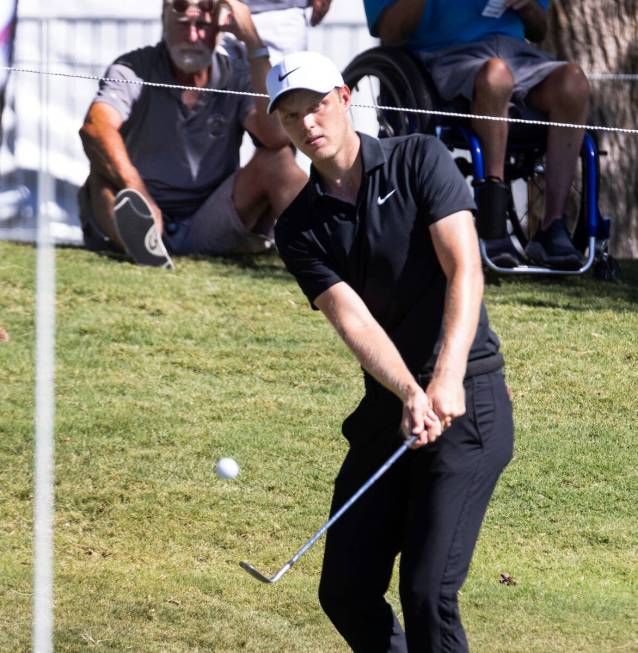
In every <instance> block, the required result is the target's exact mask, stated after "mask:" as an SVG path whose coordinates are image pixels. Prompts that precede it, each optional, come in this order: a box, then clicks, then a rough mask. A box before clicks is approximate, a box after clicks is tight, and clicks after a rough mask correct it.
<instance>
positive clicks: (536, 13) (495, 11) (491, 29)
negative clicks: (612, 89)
mask: <svg viewBox="0 0 638 653" xmlns="http://www.w3.org/2000/svg"><path fill="white" fill-rule="evenodd" d="M548 2H549V0H490V2H488V1H487V0H459V1H458V2H454V3H449V2H445V1H444V0H365V9H366V15H367V19H368V25H369V28H370V32H371V33H372V34H373V35H374V36H379V37H380V38H381V42H382V43H383V45H388V46H407V47H408V48H409V49H411V50H413V51H415V52H416V53H417V54H418V55H419V58H420V59H421V60H422V61H423V63H424V65H425V66H426V67H427V68H428V70H429V72H430V73H431V75H432V78H433V81H434V83H435V85H436V87H437V90H438V92H439V94H440V95H441V97H442V98H443V99H444V100H450V101H451V100H454V99H456V98H466V99H467V100H469V101H470V102H471V110H472V112H473V113H475V114H479V115H490V116H503V117H505V116H507V113H508V107H509V104H510V101H511V100H512V99H514V100H517V101H524V102H525V103H527V104H528V105H529V106H531V107H533V108H535V109H538V110H540V111H543V112H546V113H547V114H548V118H549V120H550V121H553V122H567V123H577V124H583V123H584V122H585V119H586V117H587V113H588V104H589V83H588V81H587V78H586V76H585V74H584V73H583V71H582V70H581V69H580V68H579V67H578V66H576V65H574V64H571V63H566V62H561V61H555V60H554V59H553V58H552V57H551V56H550V55H548V54H547V53H545V52H543V51H541V50H539V49H538V48H536V47H534V46H532V45H530V44H529V43H528V42H527V41H526V39H529V40H530V41H534V42H540V41H541V40H542V39H543V38H544V36H545V32H546V30H547V16H546V12H547V6H548ZM499 5H500V9H499ZM472 127H473V129H474V131H475V132H476V134H477V136H478V138H479V140H480V141H481V144H482V146H483V150H484V155H485V164H486V180H485V181H484V182H483V188H482V189H481V191H480V192H482V193H484V194H485V196H492V197H494V196H498V195H500V196H501V197H502V196H503V194H504V193H505V192H506V188H505V186H504V184H502V180H503V177H504V161H505V148H506V144H507V130H508V125H507V123H506V122H498V121H488V120H480V119H475V120H473V121H472ZM582 139H583V130H581V129H571V128H562V127H550V128H548V136H547V154H546V164H545V180H546V182H545V183H546V190H545V193H546V196H545V214H544V218H543V220H542V223H541V225H540V228H539V229H538V230H537V233H536V234H535V235H534V238H533V239H532V241H531V242H530V243H529V245H528V247H527V250H526V253H527V256H528V258H529V259H530V260H531V261H532V262H533V263H536V264H539V265H544V266H548V267H554V268H561V269H578V268H579V267H580V266H581V265H582V256H581V254H580V252H579V251H578V250H577V249H576V248H575V247H574V246H573V244H572V242H571V238H570V235H569V232H568V229H567V226H566V223H565V210H566V206H567V201H568V196H569V189H570V186H571V183H572V180H573V177H574V171H575V168H576V161H577V159H578V155H579V152H580V147H581V144H582ZM501 204H503V202H501ZM501 219H502V220H503V221H504V216H502V217H501Z"/></svg>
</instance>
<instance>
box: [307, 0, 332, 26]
mask: <svg viewBox="0 0 638 653" xmlns="http://www.w3.org/2000/svg"><path fill="white" fill-rule="evenodd" d="M330 2H331V0H312V16H310V24H311V25H312V26H313V27H314V26H315V25H319V23H320V22H321V21H322V20H323V17H324V16H325V15H326V14H327V13H328V9H330Z"/></svg>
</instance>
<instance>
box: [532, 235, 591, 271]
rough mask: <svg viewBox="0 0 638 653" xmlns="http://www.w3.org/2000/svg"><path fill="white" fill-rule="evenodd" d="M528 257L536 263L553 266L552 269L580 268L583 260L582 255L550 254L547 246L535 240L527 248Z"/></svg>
mask: <svg viewBox="0 0 638 653" xmlns="http://www.w3.org/2000/svg"><path fill="white" fill-rule="evenodd" d="M525 253H526V254H527V258H528V259H529V260H530V262H531V263H533V264H534V265H540V266H541V267H546V268H551V269H552V270H569V271H573V270H580V268H581V267H582V265H583V261H582V259H581V258H580V257H577V256H575V255H572V256H549V255H548V254H547V252H546V251H545V248H544V247H543V246H542V245H541V244H539V243H536V242H534V241H532V242H530V243H529V244H528V245H527V247H526V248H525Z"/></svg>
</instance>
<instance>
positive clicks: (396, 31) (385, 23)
mask: <svg viewBox="0 0 638 653" xmlns="http://www.w3.org/2000/svg"><path fill="white" fill-rule="evenodd" d="M425 3H426V0H396V2H394V3H393V4H391V5H389V6H388V7H386V8H385V9H384V10H383V13H382V14H381V16H380V17H379V20H378V21H377V25H376V28H377V32H378V34H379V38H380V39H381V43H382V44H383V45H388V46H391V47H398V46H401V45H405V43H406V41H407V40H408V39H409V38H410V35H411V34H412V33H413V32H414V30H415V29H416V27H417V25H418V24H419V21H420V20H421V16H422V15H423V10H424V9H425Z"/></svg>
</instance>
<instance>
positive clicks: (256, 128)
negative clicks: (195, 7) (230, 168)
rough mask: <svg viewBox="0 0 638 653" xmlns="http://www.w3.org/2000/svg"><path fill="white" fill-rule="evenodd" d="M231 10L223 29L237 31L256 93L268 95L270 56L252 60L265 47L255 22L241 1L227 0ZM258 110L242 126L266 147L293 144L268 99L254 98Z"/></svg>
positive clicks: (276, 147)
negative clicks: (270, 109) (255, 53)
mask: <svg viewBox="0 0 638 653" xmlns="http://www.w3.org/2000/svg"><path fill="white" fill-rule="evenodd" d="M224 3H225V4H226V5H227V6H228V8H229V9H230V12H229V14H228V16H227V18H226V23H225V24H224V25H222V26H221V28H222V29H223V30H225V31H227V32H231V33H232V34H234V35H235V36H236V37H237V38H238V39H239V40H240V41H243V43H244V44H245V45H246V52H247V54H248V59H249V61H250V79H251V85H252V88H253V90H254V91H255V93H263V94H267V90H266V77H267V76H268V73H269V72H270V68H271V66H270V60H269V59H268V57H258V58H257V59H251V58H250V57H251V54H252V53H253V52H255V51H256V50H258V49H260V48H263V47H264V43H263V41H262V40H261V38H260V36H259V33H258V32H257V28H256V27H255V23H254V22H253V19H252V16H251V13H250V9H249V8H248V6H247V5H245V4H244V3H243V2H240V1H239V0H224ZM255 105H256V107H255V109H253V110H251V111H249V112H248V113H247V114H246V117H245V118H244V122H243V127H244V129H246V130H248V131H249V132H250V133H251V134H253V135H254V136H256V137H257V138H258V139H259V140H260V142H261V143H262V144H263V145H264V146H265V147H267V148H270V149H273V150H276V149H279V148H280V147H284V146H285V145H288V144H289V143H290V140H289V139H288V136H287V135H286V132H284V130H283V129H282V127H281V124H280V123H279V120H278V118H277V115H276V114H275V113H272V114H270V115H269V114H268V113H266V108H267V106H268V98H265V97H257V98H255Z"/></svg>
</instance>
